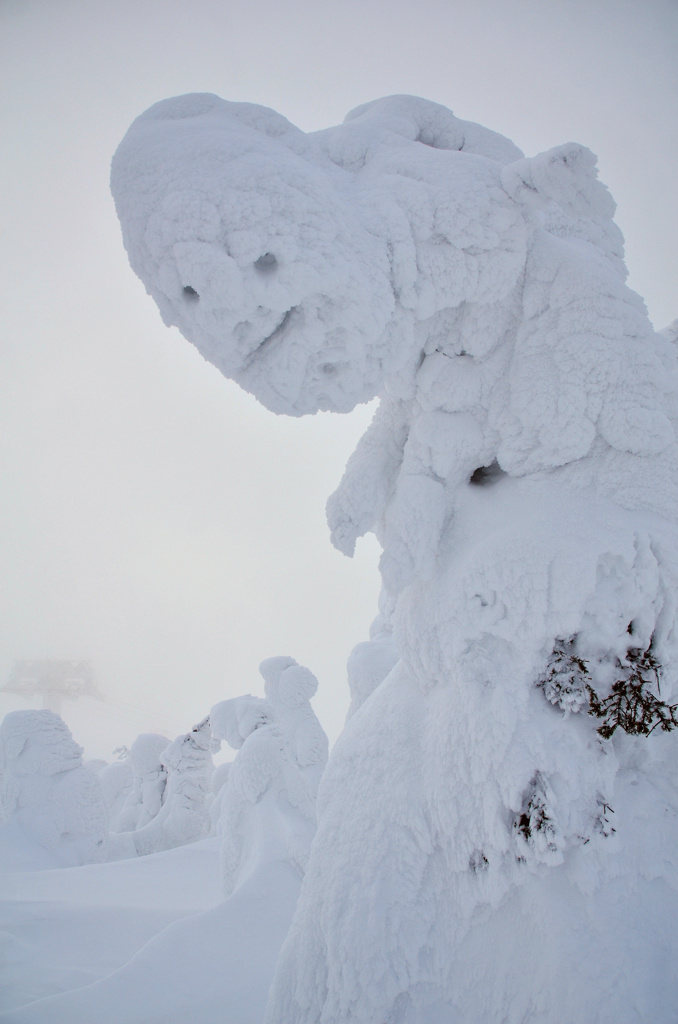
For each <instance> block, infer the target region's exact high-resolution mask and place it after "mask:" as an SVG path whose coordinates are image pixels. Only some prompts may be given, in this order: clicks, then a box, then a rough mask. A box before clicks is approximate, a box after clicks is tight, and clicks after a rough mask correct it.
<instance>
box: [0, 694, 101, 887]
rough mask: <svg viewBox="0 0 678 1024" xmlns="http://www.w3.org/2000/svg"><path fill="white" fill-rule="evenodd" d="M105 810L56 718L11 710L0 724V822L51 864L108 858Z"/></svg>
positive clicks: (93, 779) (49, 713)
mask: <svg viewBox="0 0 678 1024" xmlns="http://www.w3.org/2000/svg"><path fill="white" fill-rule="evenodd" d="M106 818H107V815H106V808H105V805H104V799H103V795H102V792H101V787H100V785H99V781H98V779H97V777H96V775H95V773H94V772H93V771H91V769H89V768H86V767H85V766H84V765H83V763H82V747H79V746H78V744H77V743H76V742H75V741H74V740H73V737H72V736H71V733H70V730H69V728H68V726H67V725H66V723H65V722H64V721H63V719H62V718H60V717H59V715H57V714H55V713H54V712H53V711H48V710H41V711H37V710H35V711H34V710H31V711H10V712H9V714H7V715H5V717H4V719H3V721H2V723H1V724H0V821H3V822H4V823H5V825H4V827H14V828H16V827H17V826H18V828H19V829H20V830H22V831H23V832H24V833H25V834H27V835H28V836H29V837H30V838H31V839H32V840H33V841H35V842H37V843H39V844H40V846H42V847H44V848H45V849H46V850H47V851H49V853H50V854H52V855H53V857H54V859H55V865H63V866H66V867H71V866H75V865H78V864H89V863H92V862H96V861H102V860H105V859H106V853H107V843H106V824H107V822H106Z"/></svg>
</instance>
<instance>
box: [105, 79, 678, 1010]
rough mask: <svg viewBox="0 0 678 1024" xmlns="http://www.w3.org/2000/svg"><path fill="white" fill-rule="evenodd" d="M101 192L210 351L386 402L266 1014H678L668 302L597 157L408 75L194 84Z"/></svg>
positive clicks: (350, 520)
mask: <svg viewBox="0 0 678 1024" xmlns="http://www.w3.org/2000/svg"><path fill="white" fill-rule="evenodd" d="M112 188H113V193H114V196H115V200H116V205H117V209H118V213H119V216H120V221H121V225H122V230H123V237H124V242H125V245H126V248H127V251H128V253H129V257H130V262H131V264H132V267H133V268H134V270H135V271H136V273H137V274H138V275H139V276H140V277H141V279H142V280H143V282H144V284H145V285H146V288H147V290H148V291H149V293H150V294H151V295H152V297H153V298H154V300H155V301H156V303H157V305H158V307H159V309H160V312H161V315H162V316H163V318H164V320H165V322H166V323H168V324H176V325H177V326H178V327H179V329H180V330H181V331H182V333H183V334H184V335H185V337H186V338H188V339H189V340H190V341H191V342H193V344H195V345H196V346H197V347H198V349H199V350H200V351H201V352H202V353H203V355H204V356H205V358H207V359H209V360H210V361H211V362H213V363H214V364H215V365H216V366H217V367H218V368H219V369H220V370H221V371H222V372H223V373H224V374H226V375H227V376H229V377H232V378H233V379H234V380H236V381H237V382H238V383H239V384H241V385H242V387H244V388H245V389H246V390H248V391H250V392H252V393H253V394H254V395H256V396H257V398H258V399H259V400H260V401H261V402H263V403H264V404H265V405H266V406H267V407H268V408H270V409H271V410H273V411H274V412H278V413H286V414H290V415H301V414H305V413H312V412H315V411H316V410H320V409H330V410H335V411H341V412H345V411H349V410H350V409H352V408H353V407H354V406H355V405H356V404H357V403H359V402H364V401H366V400H368V399H371V398H373V397H374V396H379V397H380V404H379V408H378V410H377V412H376V414H375V417H374V420H373V423H372V425H371V426H370V428H369V429H368V431H367V433H366V434H365V436H364V437H363V439H362V440H361V441H360V443H359V444H358V447H357V449H356V451H355V452H354V454H353V455H352V456H351V458H350V460H349V462H348V465H347V468H346V472H345V475H344V478H343V479H342V481H341V483H340V485H339V487H338V489H337V491H336V492H335V493H334V495H332V497H331V498H330V500H329V503H328V520H329V525H330V529H331V535H332V540H333V542H334V544H335V545H336V546H337V547H338V548H339V549H340V550H341V551H343V552H345V553H346V554H349V555H350V554H351V553H352V552H353V550H354V546H355V543H356V540H357V538H358V537H360V536H362V535H363V534H365V533H366V532H368V531H373V532H374V533H375V534H376V536H377V538H378V539H379V541H380V543H381V545H382V548H383V555H382V559H381V564H380V567H381V572H382V578H383V592H382V597H381V601H380V608H379V615H378V617H377V620H376V621H375V623H374V625H373V627H372V638H371V641H370V643H371V644H382V649H381V651H379V648H378V647H374V646H373V647H370V648H369V649H368V650H367V652H365V651H363V657H362V662H363V664H362V665H361V664H360V661H361V657H360V655H356V656H355V657H354V659H353V664H352V669H351V671H352V675H353V678H354V680H355V681H356V685H355V686H354V690H355V694H354V698H355V706H354V707H353V708H352V711H354V713H353V714H352V715H351V718H350V720H349V722H348V724H347V727H346V730H345V732H344V734H343V735H342V737H341V739H340V740H339V742H338V743H337V745H336V747H335V750H334V751H333V754H332V757H331V759H330V762H329V764H328V767H327V770H326V772H325V774H324V776H323V781H322V784H321V786H320V791H319V798H318V831H317V834H316V838H315V840H314V843H313V847H312V850H311V856H310V860H309V865H308V870H307V873H306V876H305V879H304V882H303V886H302V890H301V896H300V899H299V905H298V907H297V912H296V915H295V919H294V922H293V925H292V928H291V931H290V934H289V936H288V938H287V940H286V943H285V946H284V948H283V951H282V954H281V958H280V961H279V964H278V969H277V975H276V981H275V983H274V986H273V991H272V996H271V1001H270V1004H269V1008H268V1011H267V1021H268V1022H269V1024H290V1022H291V1021H294V1022H295V1024H339V1022H341V1024H348V1022H357V1024H358V1022H359V1024H374V1022H380V1021H389V1024H442V1022H445V1024H448V1022H451V1021H454V1022H455V1024H478V1022H479V1021H482V1022H483V1024H500V1022H502V1024H519V1022H521V1024H522V1022H526V1021H529V1022H531V1024H572V1022H573V1021H584V1020H586V1021H595V1022H597V1024H607V1022H609V1024H613V1022H614V1024H619V1022H620V1021H624V1024H633V1022H646V1021H648V1020H652V1021H653V1022H656V1024H674V1022H675V1020H676V1019H677V1018H678V983H677V982H676V980H675V971H673V970H672V965H673V964H675V962H676V957H677V955H678V936H677V934H676V927H675V922H676V920H677V919H678V894H677V891H676V889H677V879H676V860H677V854H676V850H677V849H678V846H677V843H676V840H677V839H678V825H677V822H678V794H677V792H676V786H675V778H676V773H675V768H676V764H675V761H676V743H675V737H674V735H673V734H672V729H673V726H674V725H675V724H676V711H675V707H674V704H675V702H676V701H678V697H677V696H676V690H677V689H678V687H677V681H676V669H677V666H678V650H677V643H678V631H677V630H676V594H677V591H678V547H677V543H676V511H677V509H678V466H677V454H678V448H677V446H676V438H675V424H676V419H677V417H678V363H677V356H676V347H675V329H674V328H672V329H669V330H668V331H666V332H664V334H662V335H658V334H656V333H655V332H654V331H653V329H652V326H651V324H650V323H649V320H648V317H647V314H646V310H645V307H644V305H643V303H642V300H641V299H640V298H639V297H638V296H637V295H635V294H634V293H633V292H631V291H630V290H629V289H628V288H627V287H626V285H625V277H626V271H625V267H624V262H623V244H622V237H621V234H620V232H619V230H618V228H617V227H616V226H615V224H614V221H613V214H614V209H615V206H614V202H613V200H612V198H611V196H610V194H609V192H608V191H607V189H606V188H605V186H604V185H603V184H602V183H601V182H600V181H599V180H598V178H597V172H596V166H595V157H594V156H593V154H592V153H591V152H590V151H589V150H588V149H586V148H585V147H583V146H579V145H576V144H574V143H567V144H565V145H563V146H559V147H556V148H555V149H552V150H549V151H548V152H546V153H542V154H539V155H537V156H535V157H531V158H525V157H523V155H522V153H520V151H519V150H517V149H516V147H515V146H514V145H513V144H512V143H511V142H509V141H508V140H507V139H504V138H502V137H501V136H499V135H497V134H496V133H494V132H491V131H488V130H487V129H485V128H482V127H480V126H478V125H473V124H470V123H468V122H465V121H461V120H459V119H458V118H456V117H455V116H454V115H453V114H452V113H451V111H449V110H447V109H446V108H444V107H441V106H439V105H437V104H433V103H429V102H427V101H424V100H420V99H416V98H413V97H402V96H399V97H390V98H387V99H383V100H378V101H376V102H373V103H369V104H366V105H365V106H363V107H360V108H358V109H357V110H355V111H353V112H352V113H351V114H349V116H348V117H347V119H346V121H345V123H344V124H343V125H340V126H338V127H335V128H331V129H327V130H325V131H320V132H315V133H311V134H305V133H303V132H301V131H300V130H299V129H297V128H295V127H294V126H293V125H291V124H290V123H289V122H288V121H286V120H285V119H284V118H283V117H281V116H280V115H278V114H276V113H275V112H273V111H271V110H268V109H265V108H262V107H258V106H254V105H251V104H243V103H228V102H225V101H223V100H221V99H219V98H218V97H216V96H212V95H203V94H198V95H190V96H184V97H179V98H176V99H170V100H165V101H163V102H161V103H158V104H156V105H155V106H154V107H152V108H151V109H150V110H148V111H147V112H146V113H145V114H142V115H141V117H139V118H138V119H137V120H136V121H135V122H134V123H133V125H132V126H131V128H130V129H129V131H128V133H127V135H126V136H125V138H124V140H123V142H122V143H121V145H120V147H119V149H118V151H117V153H116V155H115V157H114V161H113V168H112ZM389 644H390V645H393V646H392V647H391V652H393V651H394V650H395V651H396V652H397V654H398V656H399V660H398V661H397V663H396V664H394V665H393V667H390V666H389V665H388V660H389V652H388V646H389ZM381 655H384V658H383V659H381ZM380 660H381V665H382V669H383V671H385V672H386V675H385V678H383V680H382V681H380V680H379V675H380V674H381V670H382V669H380V668H379V664H378V663H379V661H380ZM393 660H395V657H394V659H393ZM289 668H290V666H287V668H286V669H282V670H281V671H283V673H284V671H289ZM389 668H390V671H389ZM373 687H374V688H373ZM370 691H371V692H370ZM358 705H359V706H358Z"/></svg>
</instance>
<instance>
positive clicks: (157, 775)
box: [115, 732, 170, 832]
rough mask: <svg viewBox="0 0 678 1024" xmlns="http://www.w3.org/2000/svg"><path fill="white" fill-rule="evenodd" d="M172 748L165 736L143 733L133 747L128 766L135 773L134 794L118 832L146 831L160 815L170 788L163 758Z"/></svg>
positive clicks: (126, 802)
mask: <svg viewBox="0 0 678 1024" xmlns="http://www.w3.org/2000/svg"><path fill="white" fill-rule="evenodd" d="M169 744H170V741H169V740H168V739H167V737H166V736H160V735H158V734H157V733H153V732H144V733H141V735H139V736H137V738H136V739H135V741H134V743H133V744H132V746H131V747H130V749H129V762H130V765H131V768H132V770H133V772H134V778H133V783H132V791H131V792H130V793H129V795H128V796H127V799H126V800H125V803H124V805H123V807H122V810H121V811H120V815H119V817H118V819H117V822H116V823H115V831H116V832H134V831H135V830H136V829H139V828H144V826H145V825H148V823H149V821H152V819H153V818H155V816H156V814H158V812H159V811H160V808H161V807H162V804H163V798H164V796H165V787H166V786H167V768H166V767H165V766H164V765H163V764H162V763H161V761H160V758H161V755H162V753H163V751H165V750H166V749H167V747H168V746H169ZM121 763H124V762H121Z"/></svg>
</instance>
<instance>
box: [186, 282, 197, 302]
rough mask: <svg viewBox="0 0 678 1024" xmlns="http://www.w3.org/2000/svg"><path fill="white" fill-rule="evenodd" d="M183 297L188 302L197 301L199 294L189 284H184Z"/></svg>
mask: <svg viewBox="0 0 678 1024" xmlns="http://www.w3.org/2000/svg"><path fill="white" fill-rule="evenodd" d="M184 298H185V299H186V300H187V301H188V302H197V301H198V299H199V298H200V296H199V295H198V293H197V291H196V290H195V288H191V286H190V284H187V285H184Z"/></svg>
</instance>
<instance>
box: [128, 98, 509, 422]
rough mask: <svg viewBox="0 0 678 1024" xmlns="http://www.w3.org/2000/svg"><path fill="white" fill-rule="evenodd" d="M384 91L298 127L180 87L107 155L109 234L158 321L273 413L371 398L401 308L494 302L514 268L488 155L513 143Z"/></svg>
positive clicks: (400, 352) (407, 339)
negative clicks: (339, 117)
mask: <svg viewBox="0 0 678 1024" xmlns="http://www.w3.org/2000/svg"><path fill="white" fill-rule="evenodd" d="M389 102H390V101H386V102H385V104H384V101H382V104H381V105H379V104H375V105H370V106H368V107H366V108H361V109H360V110H358V111H355V112H354V114H353V115H352V120H351V121H350V123H349V124H348V125H345V126H341V128H339V129H336V130H333V134H328V133H327V132H320V133H317V135H315V136H314V135H304V133H303V132H300V131H299V130H298V129H296V128H294V127H293V126H292V125H291V124H289V122H287V121H286V120H285V119H284V118H282V117H280V116H279V115H278V114H276V113H274V112H273V111H271V110H267V109H266V108H263V107H256V106H253V105H251V104H240V103H227V102H225V101H223V100H220V99H219V98H218V97H216V96H211V95H208V94H205V95H202V94H196V95H190V96H182V97H178V98H176V99H171V100H164V101H162V102H161V103H157V104H155V106H153V107H151V108H150V110H148V111H146V113H145V114H142V115H141V117H139V118H137V120H136V121H135V122H134V124H133V125H132V127H131V128H130V130H129V132H128V133H127V135H126V136H125V139H124V140H123V142H122V143H121V145H120V147H119V148H118V151H117V153H116V154H115V157H114V160H113V166H112V174H111V187H112V190H113V193H114V196H115V201H116V207H117V210H118V215H119V217H120V221H121V224H122V227H123V235H124V241H125V246H126V248H127V250H128V253H129V257H130V262H131V264H132V266H133V268H134V270H135V271H136V273H137V274H138V275H139V276H140V277H141V279H142V280H143V282H144V284H145V285H146V288H147V290H148V291H149V292H150V294H151V295H152V296H153V298H154V299H155V301H156V302H157V304H158V307H159V309H160V312H161V314H162V316H163V319H164V320H165V322H166V323H167V324H175V325H176V326H177V327H178V328H179V329H180V330H181V332H182V333H183V334H184V336H185V337H186V338H188V339H189V340H190V341H192V342H193V343H194V344H195V345H196V346H197V347H198V349H199V350H200V351H201V352H202V354H203V355H204V356H205V358H206V359H208V360H210V362H212V363H214V364H215V366H217V367H218V368H219V369H220V370H221V371H222V372H223V373H224V374H225V375H226V376H228V377H232V378H233V379H234V380H236V381H237V382H238V383H239V384H240V385H241V386H242V387H244V388H245V389H246V390H248V391H251V392H252V393H254V394H255V395H256V396H257V397H258V398H259V399H260V400H261V401H262V402H263V403H264V405H266V406H268V407H269V408H270V409H272V410H273V411H275V412H285V413H289V414H292V415H301V414H303V413H308V412H315V411H317V410H318V409H330V410H334V411H340V412H345V411H348V410H349V409H352V408H353V407H354V406H355V405H356V403H358V402H363V401H366V400H368V399H370V398H372V397H374V396H375V395H376V394H377V393H378V392H379V391H380V390H381V388H382V386H383V382H384V377H385V375H387V374H388V373H389V372H392V371H393V370H397V369H398V368H399V367H401V366H402V365H403V364H404V363H406V362H407V361H408V360H411V359H412V358H413V353H412V351H411V349H412V339H411V333H412V325H413V323H414V321H415V320H416V319H421V318H426V317H428V316H430V315H432V314H434V313H435V312H437V311H438V310H439V309H440V308H441V307H443V306H446V305H449V304H450V303H451V304H452V305H455V306H456V305H458V304H459V303H460V302H462V301H464V300H468V299H479V298H480V299H485V300H487V299H495V298H500V297H501V296H502V294H504V293H505V292H506V290H507V288H510V287H511V286H512V285H513V283H514V282H515V280H516V278H517V276H518V274H519V273H520V269H521V267H522V262H523V254H524V237H523V236H524V232H523V230H522V219H521V217H520V216H519V215H516V213H515V210H514V204H513V203H512V202H511V201H510V200H509V199H508V197H507V196H506V194H505V193H504V192H503V191H502V189H501V187H500V184H499V178H498V169H499V164H498V163H497V162H496V161H498V160H502V159H503V160H506V159H512V158H515V157H516V156H519V155H520V153H519V151H518V150H517V149H516V148H515V147H514V146H513V145H512V144H511V143H509V142H508V140H505V139H502V138H501V136H497V135H496V134H495V133H492V132H488V131H487V130H486V129H483V128H480V126H478V125H468V124H466V123H465V122H462V121H459V120H458V119H457V118H455V117H454V115H453V114H452V113H451V112H450V111H448V110H446V109H445V108H444V107H439V106H437V105H436V104H430V103H429V104H427V103H425V101H422V100H414V99H413V98H411V97H409V98H408V97H402V98H396V103H395V106H394V104H393V103H392V102H390V105H389ZM375 121H376V128H375V124H374V122H375ZM375 141H376V144H375ZM422 143H423V145H422ZM436 147H437V148H436ZM462 148H463V149H464V153H463V155H461V154H460V153H459V152H456V150H460V149H462ZM483 152H485V153H491V154H492V155H491V157H490V158H489V159H488V157H487V156H480V155H479V154H480V153H483ZM474 154H475V155H474ZM363 166H364V167H365V171H364V173H362V174H360V175H358V174H356V169H362V168H363ZM384 181H386V182H387V185H390V186H391V188H390V198H389V190H388V188H387V189H386V190H384V188H383V183H384ZM462 206H463V207H464V212H462V213H461V214H460V209H461V207H462ZM469 210H470V211H471V215H470V216H469Z"/></svg>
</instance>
